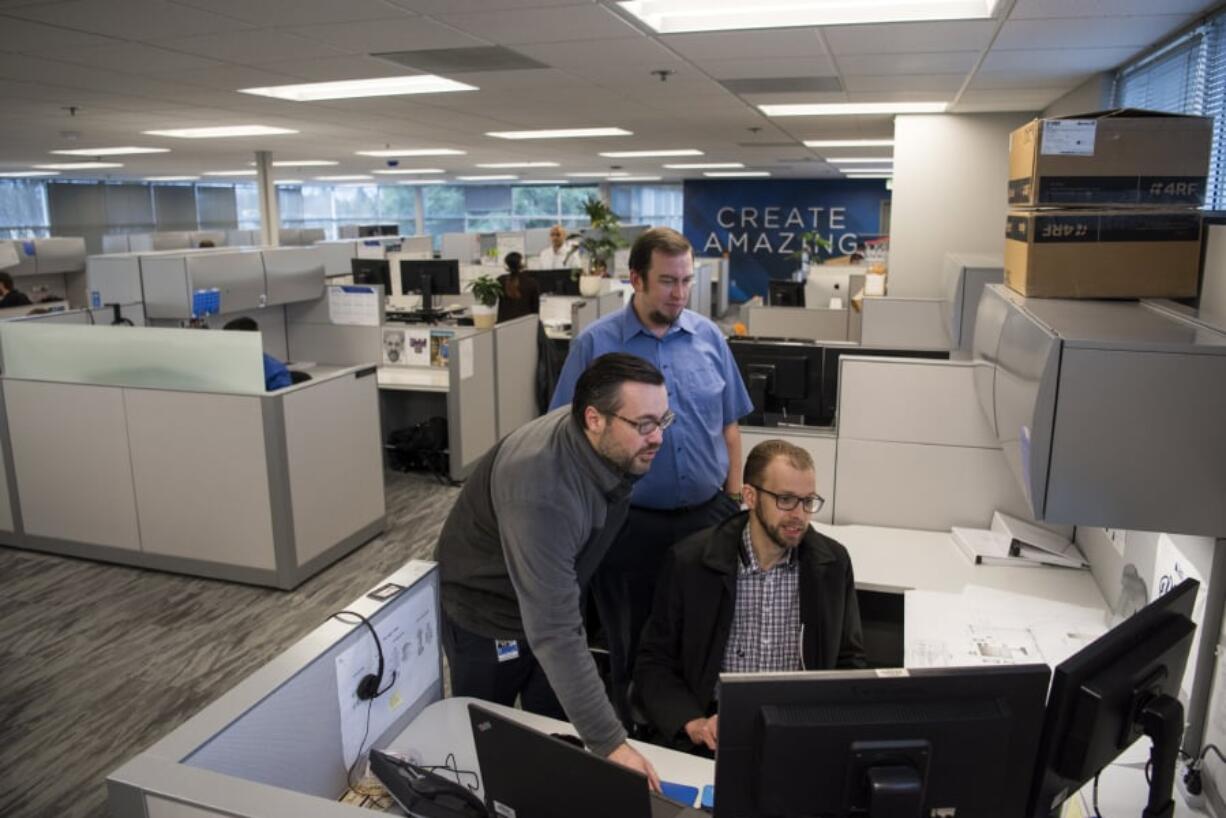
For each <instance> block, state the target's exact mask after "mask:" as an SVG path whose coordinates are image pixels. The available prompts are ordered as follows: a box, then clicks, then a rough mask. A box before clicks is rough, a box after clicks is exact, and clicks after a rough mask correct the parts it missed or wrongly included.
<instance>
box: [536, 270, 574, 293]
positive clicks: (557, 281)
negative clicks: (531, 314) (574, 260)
mask: <svg viewBox="0 0 1226 818" xmlns="http://www.w3.org/2000/svg"><path fill="white" fill-rule="evenodd" d="M528 274H529V275H531V276H532V277H533V278H534V279H536V284H537V287H538V288H539V289H540V291H541V293H542V294H544V293H549V294H550V295H578V294H579V282H578V281H576V280H575V278H574V271H573V270H571V269H570V268H569V267H565V268H562V269H559V270H529V271H528Z"/></svg>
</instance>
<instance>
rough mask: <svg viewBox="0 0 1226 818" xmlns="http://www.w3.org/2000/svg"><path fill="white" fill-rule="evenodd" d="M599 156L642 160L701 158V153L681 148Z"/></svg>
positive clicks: (619, 152)
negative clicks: (649, 158) (673, 157)
mask: <svg viewBox="0 0 1226 818" xmlns="http://www.w3.org/2000/svg"><path fill="white" fill-rule="evenodd" d="M600 155H601V156H606V157H608V158H609V159H643V158H647V157H661V158H662V157H665V156H702V155H703V153H702V151H700V150H698V149H697V148H681V149H680V150H675V151H608V152H607V153H602V154H600Z"/></svg>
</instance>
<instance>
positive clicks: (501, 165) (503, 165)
mask: <svg viewBox="0 0 1226 818" xmlns="http://www.w3.org/2000/svg"><path fill="white" fill-rule="evenodd" d="M557 166H558V163H557V162H486V163H484V164H478V165H476V167H479V168H489V169H490V170H499V169H502V170H511V169H512V168H556V167H557Z"/></svg>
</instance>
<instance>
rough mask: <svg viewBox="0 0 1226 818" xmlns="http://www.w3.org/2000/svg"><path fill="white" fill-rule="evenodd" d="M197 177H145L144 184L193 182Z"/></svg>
mask: <svg viewBox="0 0 1226 818" xmlns="http://www.w3.org/2000/svg"><path fill="white" fill-rule="evenodd" d="M199 178H200V177H199V176H146V177H145V181H146V182H194V181H196V180H197V179H199Z"/></svg>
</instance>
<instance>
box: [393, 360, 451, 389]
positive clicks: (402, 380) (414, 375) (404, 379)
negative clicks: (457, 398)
mask: <svg viewBox="0 0 1226 818" xmlns="http://www.w3.org/2000/svg"><path fill="white" fill-rule="evenodd" d="M377 378H378V381H379V388H380V389H392V390H401V391H405V392H447V391H449V390H450V385H451V372H450V370H448V369H444V368H443V367H424V366H416V367H410V366H404V367H397V366H381V367H379V371H378V374H377Z"/></svg>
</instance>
